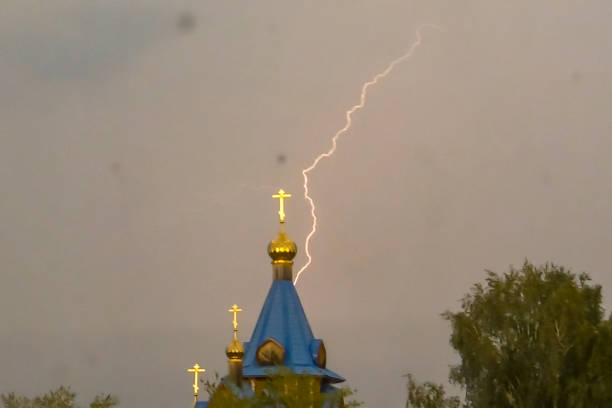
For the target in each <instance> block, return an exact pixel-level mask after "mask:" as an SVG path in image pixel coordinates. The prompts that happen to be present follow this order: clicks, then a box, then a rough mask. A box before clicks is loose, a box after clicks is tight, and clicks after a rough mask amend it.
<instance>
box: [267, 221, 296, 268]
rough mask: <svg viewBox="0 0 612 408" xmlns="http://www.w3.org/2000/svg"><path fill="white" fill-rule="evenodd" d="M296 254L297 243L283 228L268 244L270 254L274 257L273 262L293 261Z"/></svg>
mask: <svg viewBox="0 0 612 408" xmlns="http://www.w3.org/2000/svg"><path fill="white" fill-rule="evenodd" d="M281 225H282V224H281ZM296 254H297V245H296V244H295V242H293V241H292V240H291V239H290V238H289V237H288V236H287V234H285V231H283V229H281V231H280V232H279V233H278V235H277V236H276V238H274V239H273V240H272V241H271V242H270V243H269V244H268V255H270V258H272V261H273V263H293V258H295V255H296Z"/></svg>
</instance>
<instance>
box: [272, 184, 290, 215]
mask: <svg viewBox="0 0 612 408" xmlns="http://www.w3.org/2000/svg"><path fill="white" fill-rule="evenodd" d="M272 197H273V198H278V204H279V210H278V216H279V217H280V222H281V224H284V223H285V199H286V198H291V194H288V193H285V190H283V189H282V188H281V189H280V190H278V194H274V195H273V196H272Z"/></svg>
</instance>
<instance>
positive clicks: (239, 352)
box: [225, 338, 244, 360]
mask: <svg viewBox="0 0 612 408" xmlns="http://www.w3.org/2000/svg"><path fill="white" fill-rule="evenodd" d="M225 355H226V356H227V358H229V359H230V360H242V357H244V347H243V346H242V343H241V342H239V341H238V339H237V338H234V340H233V341H232V342H231V343H230V345H229V346H227V348H226V349H225Z"/></svg>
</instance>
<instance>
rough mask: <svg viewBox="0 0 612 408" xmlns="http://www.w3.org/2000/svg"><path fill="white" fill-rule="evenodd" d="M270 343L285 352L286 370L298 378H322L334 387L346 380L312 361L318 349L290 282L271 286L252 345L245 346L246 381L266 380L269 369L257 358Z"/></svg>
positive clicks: (278, 282) (252, 338)
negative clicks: (247, 379)
mask: <svg viewBox="0 0 612 408" xmlns="http://www.w3.org/2000/svg"><path fill="white" fill-rule="evenodd" d="M268 339H274V340H275V341H277V342H278V343H280V344H281V345H282V346H283V347H284V349H285V361H284V363H283V365H284V366H286V367H288V368H289V369H290V370H291V371H293V372H294V373H297V374H310V375H315V376H319V377H323V379H324V380H326V381H328V382H332V383H337V382H342V381H344V378H342V377H341V376H339V375H338V374H336V373H334V372H333V371H331V370H327V369H325V368H320V367H318V366H317V365H316V364H315V361H314V359H313V347H314V346H316V345H318V343H317V341H320V340H318V339H315V338H314V336H313V334H312V330H311V329H310V325H309V324H308V320H307V319H306V314H305V313H304V309H303V307H302V303H301V302H300V298H299V296H298V294H297V291H296V290H295V286H294V285H293V282H291V281H285V280H276V281H274V282H272V286H271V287H270V291H269V292H268V296H267V297H266V301H265V303H264V305H263V308H262V309H261V313H260V315H259V319H258V320H257V324H256V326H255V330H254V331H253V336H252V337H251V341H249V342H248V343H245V356H244V360H243V361H244V362H243V364H244V368H243V375H244V377H247V378H248V377H265V376H266V374H267V373H268V372H269V371H268V370H269V369H270V366H267V367H262V366H259V365H258V364H257V360H256V358H255V355H256V352H257V348H258V347H259V346H260V345H261V344H262V343H264V342H265V341H266V340H268Z"/></svg>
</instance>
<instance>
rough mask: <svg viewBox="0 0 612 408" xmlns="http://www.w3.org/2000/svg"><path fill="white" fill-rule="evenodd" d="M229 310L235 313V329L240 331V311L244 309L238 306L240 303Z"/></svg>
mask: <svg viewBox="0 0 612 408" xmlns="http://www.w3.org/2000/svg"><path fill="white" fill-rule="evenodd" d="M228 312H230V313H233V314H234V321H233V323H234V331H235V332H236V331H238V312H242V309H241V308H239V307H238V305H234V306H232V308H231V309H230V310H228Z"/></svg>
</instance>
